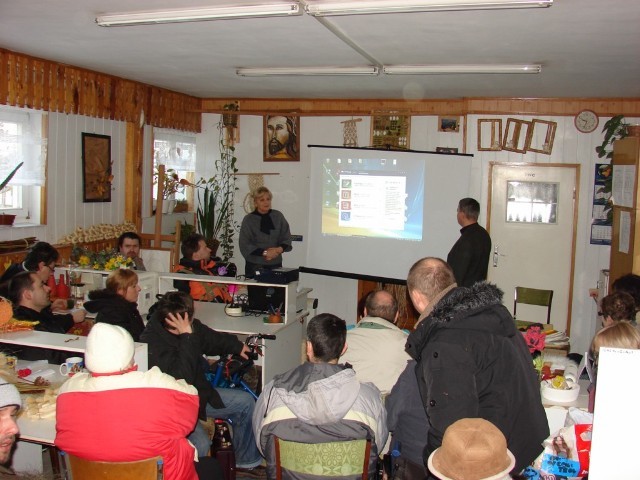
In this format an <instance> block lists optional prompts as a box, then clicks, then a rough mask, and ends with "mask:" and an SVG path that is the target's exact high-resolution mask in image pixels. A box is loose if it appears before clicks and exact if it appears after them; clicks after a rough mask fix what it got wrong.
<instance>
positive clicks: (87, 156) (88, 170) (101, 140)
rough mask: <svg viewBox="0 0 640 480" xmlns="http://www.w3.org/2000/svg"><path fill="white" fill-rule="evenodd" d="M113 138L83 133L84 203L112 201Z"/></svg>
mask: <svg viewBox="0 0 640 480" xmlns="http://www.w3.org/2000/svg"><path fill="white" fill-rule="evenodd" d="M112 180H113V175H112V174H111V137H109V136H108V135H97V134H95V133H82V201H83V202H110V201H111V181H112Z"/></svg>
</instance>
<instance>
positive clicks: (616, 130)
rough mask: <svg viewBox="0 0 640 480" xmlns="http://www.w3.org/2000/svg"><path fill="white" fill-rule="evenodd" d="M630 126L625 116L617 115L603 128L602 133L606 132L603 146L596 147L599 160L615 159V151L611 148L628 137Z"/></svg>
mask: <svg viewBox="0 0 640 480" xmlns="http://www.w3.org/2000/svg"><path fill="white" fill-rule="evenodd" d="M629 126H630V125H629V124H628V123H627V122H626V121H625V118H624V115H616V116H614V117H612V118H610V119H609V120H608V121H607V122H606V123H605V124H604V126H603V127H602V131H603V132H604V138H603V139H602V145H600V146H597V147H596V153H597V154H598V158H607V159H608V160H611V158H612V157H613V149H612V148H611V146H612V145H613V142H614V141H616V140H620V139H622V138H625V137H628V136H629Z"/></svg>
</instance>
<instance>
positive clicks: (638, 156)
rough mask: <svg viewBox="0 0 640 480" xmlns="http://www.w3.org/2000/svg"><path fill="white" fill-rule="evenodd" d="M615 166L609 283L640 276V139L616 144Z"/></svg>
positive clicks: (621, 141) (628, 138)
mask: <svg viewBox="0 0 640 480" xmlns="http://www.w3.org/2000/svg"><path fill="white" fill-rule="evenodd" d="M612 163H613V203H614V207H613V235H612V238H611V260H610V266H609V270H610V272H609V281H610V283H613V281H615V280H616V279H617V278H619V277H621V276H622V275H625V274H627V273H635V274H640V224H639V223H638V222H640V215H639V214H638V213H639V212H638V210H639V209H640V201H639V200H640V191H639V190H638V175H639V172H640V137H627V138H624V139H622V140H618V141H616V142H615V143H614V146H613V162H612ZM616 197H618V198H616Z"/></svg>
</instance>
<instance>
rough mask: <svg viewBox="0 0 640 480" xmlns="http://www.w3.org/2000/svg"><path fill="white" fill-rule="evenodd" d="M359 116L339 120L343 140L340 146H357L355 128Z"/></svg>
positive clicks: (359, 120) (359, 119) (356, 130)
mask: <svg viewBox="0 0 640 480" xmlns="http://www.w3.org/2000/svg"><path fill="white" fill-rule="evenodd" d="M361 121H362V119H361V118H352V119H351V120H345V121H344V122H340V123H341V124H342V125H343V127H342V136H343V142H342V146H344V147H357V146H358V129H357V128H356V127H357V125H356V123H358V122H361Z"/></svg>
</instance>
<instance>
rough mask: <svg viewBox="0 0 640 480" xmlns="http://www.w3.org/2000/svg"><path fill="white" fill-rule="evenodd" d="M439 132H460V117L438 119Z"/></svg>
mask: <svg viewBox="0 0 640 480" xmlns="http://www.w3.org/2000/svg"><path fill="white" fill-rule="evenodd" d="M438 131H439V132H459V131H460V117H438Z"/></svg>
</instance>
